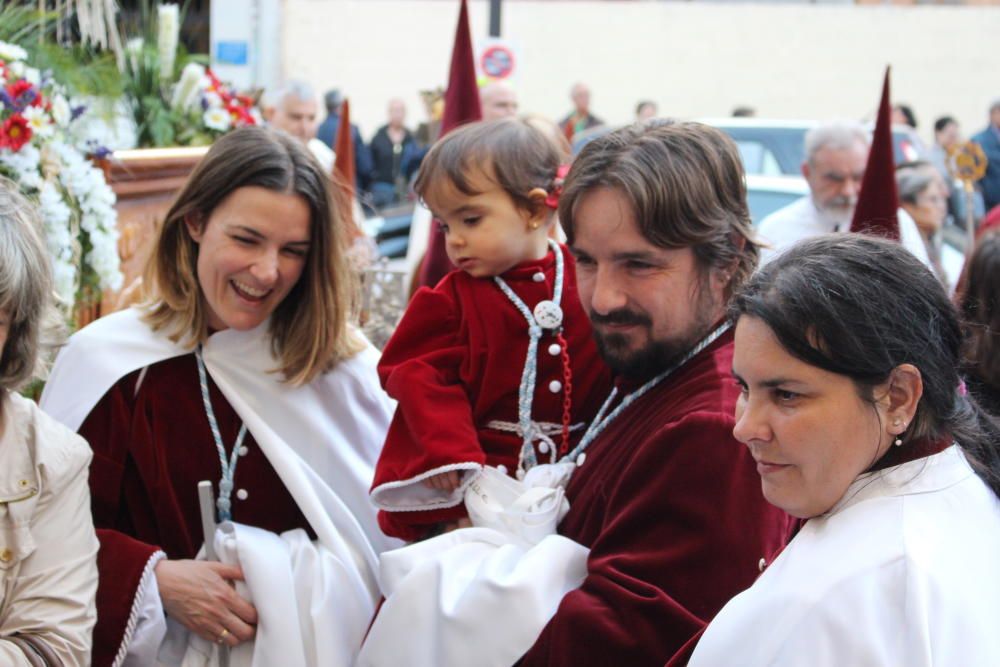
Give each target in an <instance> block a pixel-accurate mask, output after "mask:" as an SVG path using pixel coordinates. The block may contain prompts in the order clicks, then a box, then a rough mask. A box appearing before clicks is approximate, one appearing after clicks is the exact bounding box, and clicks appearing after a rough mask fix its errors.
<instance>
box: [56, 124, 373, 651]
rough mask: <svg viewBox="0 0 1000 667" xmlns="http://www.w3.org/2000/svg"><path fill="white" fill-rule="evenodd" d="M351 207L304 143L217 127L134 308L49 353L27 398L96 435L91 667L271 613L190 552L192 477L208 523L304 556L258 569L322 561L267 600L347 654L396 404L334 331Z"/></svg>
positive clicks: (347, 306)
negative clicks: (37, 398) (323, 624)
mask: <svg viewBox="0 0 1000 667" xmlns="http://www.w3.org/2000/svg"><path fill="white" fill-rule="evenodd" d="M346 215H349V212H347V211H343V210H341V209H340V208H338V206H337V205H336V203H335V201H334V199H333V197H332V195H331V192H330V178H329V176H328V174H327V173H326V172H324V171H323V170H322V169H321V168H320V166H319V164H318V163H317V162H316V160H315V159H314V158H313V157H312V156H311V155H310V154H309V152H308V151H307V150H306V148H305V147H304V146H303V145H302V144H301V142H299V141H297V140H295V139H293V138H292V137H290V136H288V135H287V134H286V133H283V132H275V131H273V130H269V129H267V128H261V127H246V128H240V129H238V130H235V131H233V132H231V133H229V134H226V135H225V136H223V137H221V138H220V139H218V140H217V141H216V142H215V143H214V144H213V145H212V147H211V149H210V150H209V151H208V153H207V154H206V155H205V157H204V158H202V160H201V162H199V163H198V166H197V167H196V168H195V170H194V172H192V174H191V177H190V178H189V179H188V181H187V184H186V185H185V186H184V188H183V189H182V190H181V192H180V193H179V194H178V196H177V199H176V201H175V202H174V203H173V205H172V206H171V208H170V210H169V211H168V212H167V215H166V218H165V220H164V222H163V224H162V226H161V229H160V234H159V238H158V240H157V243H156V246H155V248H154V249H153V253H152V256H151V259H150V262H149V265H148V267H147V274H146V280H145V283H146V285H147V289H148V290H149V291H150V297H149V300H148V301H147V302H146V303H144V304H142V305H140V306H137V307H134V308H130V309H128V310H124V311H119V312H116V313H113V314H111V315H108V316H106V317H102V318H100V319H98V320H97V321H95V322H94V323H93V324H91V325H89V326H87V327H85V328H83V329H81V330H80V331H78V332H77V333H76V334H74V335H73V337H71V338H70V341H69V344H68V345H67V346H66V347H65V348H64V349H63V350H62V351H61V352H60V354H59V357H58V359H57V360H56V364H55V367H54V369H53V372H52V375H51V377H50V379H49V381H48V383H47V384H46V386H45V392H44V393H43V395H42V401H41V405H42V407H43V408H44V409H45V410H46V411H47V412H49V413H50V414H52V415H53V416H54V417H56V418H57V419H59V420H60V421H62V422H63V423H64V424H66V425H67V426H69V427H70V428H72V429H74V430H77V431H78V432H79V433H80V434H82V435H84V436H85V437H86V438H87V439H88V440H89V442H90V443H91V447H92V449H93V451H94V462H93V465H92V466H91V470H90V488H91V494H92V501H93V512H94V517H95V523H96V524H97V526H98V527H99V528H104V529H106V530H104V531H101V542H102V547H101V555H100V558H101V560H100V569H101V576H100V587H99V589H98V624H97V629H96V630H95V642H94V661H93V663H94V665H95V667H103V666H104V665H108V664H112V663H114V664H118V663H117V662H116V661H117V660H120V659H121V657H122V656H126V660H129V659H134V660H136V662H135V663H134V664H142V665H146V664H153V662H154V657H155V655H156V654H157V652H158V649H159V646H160V642H161V639H162V638H163V635H164V633H165V630H166V629H165V626H164V614H166V617H167V618H168V619H169V620H170V622H171V623H172V624H174V625H175V626H177V628H176V629H177V630H178V631H180V632H185V631H186V634H184V635H183V636H186V637H190V638H191V641H194V640H196V639H200V640H202V641H205V642H210V643H217V644H220V645H226V646H230V647H237V646H240V645H243V644H245V643H246V642H249V641H251V640H254V641H256V640H257V639H258V637H257V634H256V624H257V620H258V612H259V610H260V608H261V607H260V605H277V604H279V599H281V598H280V596H279V595H277V594H274V595H269V596H268V598H267V599H264V600H257V601H256V604H253V603H251V602H250V601H248V600H247V599H246V598H245V597H243V596H242V595H240V594H239V593H237V591H236V589H235V588H234V584H235V582H240V581H242V580H244V579H247V585H248V586H252V585H253V582H252V581H251V580H250V579H249V578H248V575H247V571H244V570H243V569H242V568H241V567H240V566H238V565H235V564H232V563H229V564H226V563H221V562H215V561H208V560H200V559H197V555H198V553H199V550H200V548H201V546H202V544H203V542H204V541H205V540H206V539H212V538H213V537H214V536H212V535H205V534H204V531H203V524H202V513H201V509H202V508H201V507H200V504H199V493H198V484H199V482H201V481H202V480H209V481H211V482H212V488H213V491H214V495H215V497H216V499H217V500H216V510H217V511H216V512H214V514H215V515H216V516H215V518H216V519H217V520H218V521H220V522H222V521H228V520H231V521H233V522H235V523H236V525H237V526H241V527H242V528H240V529H239V530H241V531H242V530H243V528H245V529H247V530H248V531H250V533H251V534H256V535H260V536H261V537H260V539H265V538H266V539H271V540H272V541H273V540H274V539H280V540H282V542H283V544H282V549H279V550H277V551H273V553H279V554H280V553H292V552H294V553H297V554H301V556H302V560H298V561H296V562H295V563H294V564H293V563H291V562H290V561H289V560H288V559H282V558H277V557H276V558H273V559H271V562H270V563H269V565H268V572H269V576H272V577H286V576H287V577H293V576H302V577H304V578H303V579H297V580H299V581H312V579H309V578H308V577H309V576H310V575H309V574H308V572H301V571H300V570H297V569H292V568H293V567H294V568H297V567H299V566H305V567H307V568H308V567H309V564H310V563H312V564H315V565H316V566H321V567H325V566H326V565H325V564H328V563H329V564H331V566H332V567H333V571H331V572H330V576H328V577H327V578H326V579H325V580H324V581H325V582H326V583H325V584H322V585H316V586H304V587H302V588H301V589H296V590H292V589H291V588H286V589H285V590H283V591H282V593H286V594H287V595H292V596H301V597H296V599H295V603H301V604H308V605H311V608H312V611H313V613H314V614H317V615H318V616H317V617H323V616H325V617H326V618H327V621H329V622H334V621H335V622H336V624H337V628H338V632H337V633H335V634H333V635H329V636H324V637H323V638H316V637H313V638H312V640H311V641H312V642H313V643H311V644H309V645H307V646H303V645H301V644H299V645H298V646H296V647H295V649H296V650H304V651H307V655H308V654H309V653H308V652H309V651H314V650H320V649H321V648H322V649H324V650H325V651H332V652H336V653H337V654H338V655H339V656H341V657H338V659H337V661H336V662H323V661H321V662H320V664H349V663H350V662H351V660H350V656H351V655H353V652H354V651H356V649H357V647H358V646H359V645H360V643H361V638H362V637H363V635H364V631H365V629H366V628H367V626H368V623H369V622H370V620H371V615H372V614H373V613H374V609H375V602H376V599H377V591H376V589H375V584H374V581H375V571H376V568H377V554H378V553H379V552H381V551H382V550H383V549H384V548H385V546H386V541H385V539H384V538H383V537H382V535H381V533H380V532H379V530H378V527H377V525H376V516H375V511H374V508H372V507H371V505H370V503H369V502H368V484H369V483H370V481H371V476H372V470H373V466H374V462H375V458H376V456H377V455H378V450H379V448H380V447H381V444H382V441H383V439H384V437H385V432H386V429H387V428H388V424H389V419H390V417H391V406H390V402H389V400H388V398H387V397H386V396H385V395H384V394H383V393H382V391H381V389H380V388H379V386H378V377H377V375H376V372H375V363H376V360H377V359H378V353H377V351H376V350H375V349H374V348H373V347H372V346H371V345H370V344H369V343H368V342H367V341H366V340H365V339H364V338H363V337H362V336H361V335H360V334H359V333H358V332H357V331H356V330H355V328H354V327H353V326H352V325H351V324H350V322H349V318H350V310H351V307H352V304H353V303H354V299H355V298H356V297H355V295H356V288H355V287H354V285H355V277H354V273H353V271H352V270H351V268H350V267H349V265H348V262H347V259H346V257H345V251H346V247H347V238H346V236H347V234H348V227H347V223H346V221H345V216H346ZM240 534H241V533H237V535H240ZM278 535H280V536H281V537H280V538H279V537H278ZM289 535H291V537H288V536H289ZM269 536H270V537H269ZM292 539H294V544H293V543H291V542H285V540H292ZM248 549H250V547H248ZM249 553H251V554H252V553H254V551H253V550H252V549H250V551H249ZM258 553H259V552H258ZM334 572H335V573H334ZM258 583H259V580H258ZM328 587H329V588H328ZM330 588H332V589H335V590H333V591H331V590H330ZM251 590H252V588H251ZM309 595H314V596H316V597H314V598H309V597H308V596H309ZM283 602H285V603H287V602H288V600H287V599H284V600H283ZM269 608H270V609H276V607H274V606H271V607H269ZM282 608H283V609H284V608H286V607H282ZM324 609H325V611H324ZM331 616H333V618H331ZM294 620H295V617H290V619H289V622H292V621H294ZM303 630H304V632H305V633H308V628H303ZM170 636H171V637H174V636H176V633H174V632H172V633H171V635H170ZM265 639H266V638H265ZM270 639H271V640H277V641H284V642H299V641H307V638H306V635H305V634H303V635H301V636H300V635H299V634H297V633H294V632H289V633H287V636H283V637H275V636H274V635H271V637H270ZM209 645H211V644H209ZM275 648H276V647H274V646H272V647H271V650H275ZM283 648H284V649H286V650H291V649H290V648H289V646H288V645H285V646H284V647H283ZM325 655H329V653H325ZM178 662H179V661H178Z"/></svg>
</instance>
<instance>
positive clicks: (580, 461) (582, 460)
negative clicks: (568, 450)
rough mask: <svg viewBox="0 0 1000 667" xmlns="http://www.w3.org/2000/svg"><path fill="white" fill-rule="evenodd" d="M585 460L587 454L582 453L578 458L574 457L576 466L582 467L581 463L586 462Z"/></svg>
mask: <svg viewBox="0 0 1000 667" xmlns="http://www.w3.org/2000/svg"><path fill="white" fill-rule="evenodd" d="M586 460H587V453H586V452H584V453H582V454H580V455H579V456H578V457H576V464H577V465H578V466H582V465H583V462H584V461H586Z"/></svg>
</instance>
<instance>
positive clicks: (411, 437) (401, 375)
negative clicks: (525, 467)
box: [372, 279, 486, 540]
mask: <svg viewBox="0 0 1000 667" xmlns="http://www.w3.org/2000/svg"><path fill="white" fill-rule="evenodd" d="M453 286H454V281H453V280H447V279H446V280H445V281H444V282H442V283H441V284H440V285H439V286H438V287H437V288H435V289H433V290H431V289H427V288H424V289H421V290H420V291H418V292H417V294H416V295H415V296H414V297H413V300H412V301H411V302H410V305H409V306H408V307H407V309H406V314H405V315H404V316H403V320H402V321H401V322H400V324H399V327H398V328H397V329H396V332H395V334H394V335H393V337H392V339H391V340H390V341H389V343H388V344H387V345H386V348H385V350H384V351H383V352H382V358H381V360H380V362H379V366H378V371H379V377H380V379H381V381H382V386H383V387H384V388H385V390H386V392H387V393H388V394H389V395H390V396H392V397H393V398H395V399H396V400H397V401H398V402H399V404H398V407H397V408H396V414H395V415H394V416H393V419H392V423H391V425H390V426H389V432H388V434H387V436H386V441H385V446H384V447H383V449H382V453H381V455H380V456H379V460H378V463H377V464H376V466H375V480H374V483H373V484H372V488H373V489H375V488H377V487H379V486H381V485H383V484H386V483H389V482H399V481H405V480H409V479H412V478H413V477H415V476H417V475H420V474H422V473H425V472H427V471H430V470H434V469H435V468H440V467H442V466H447V465H450V464H455V463H478V464H482V463H484V462H485V461H486V455H485V454H484V453H483V450H482V447H481V446H480V443H479V437H478V435H477V433H476V427H475V423H474V420H473V415H472V406H471V404H470V402H469V396H468V393H467V390H466V388H465V387H464V386H463V384H462V381H461V377H460V374H461V365H462V363H463V361H464V360H465V358H466V355H467V350H468V345H467V343H466V342H464V338H465V333H466V332H465V330H464V328H463V323H462V318H461V309H460V307H459V299H458V297H457V295H456V294H455V293H454V291H453ZM418 483H419V482H418ZM463 514H464V508H463V507H457V508H445V509H441V510H433V511H417V512H413V511H407V512H386V511H384V510H383V511H380V512H379V525H380V526H381V527H382V530H383V531H384V532H386V533H387V534H388V535H392V536H394V537H401V538H404V539H411V540H412V539H416V538H418V537H420V536H422V535H423V533H424V532H425V531H426V529H427V527H428V526H430V525H431V524H434V523H437V522H439V521H443V520H447V519H450V518H457V517H458V516H462V515H463Z"/></svg>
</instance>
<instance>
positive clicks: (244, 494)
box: [236, 489, 250, 500]
mask: <svg viewBox="0 0 1000 667" xmlns="http://www.w3.org/2000/svg"><path fill="white" fill-rule="evenodd" d="M249 495H250V494H249V493H247V490H246V489H237V490H236V497H237V498H239V499H240V500H246V499H247V496H249Z"/></svg>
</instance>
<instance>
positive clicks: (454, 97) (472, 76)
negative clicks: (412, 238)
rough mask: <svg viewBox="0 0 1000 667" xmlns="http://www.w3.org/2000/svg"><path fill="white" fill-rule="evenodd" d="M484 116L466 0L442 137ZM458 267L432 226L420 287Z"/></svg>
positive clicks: (446, 96)
mask: <svg viewBox="0 0 1000 667" xmlns="http://www.w3.org/2000/svg"><path fill="white" fill-rule="evenodd" d="M482 117H483V114H482V110H481V109H480V107H479V87H478V86H477V85H476V61H475V58H474V57H473V55H472V33H471V32H470V30H469V8H468V6H467V4H466V0H462V5H461V8H460V9H459V12H458V26H457V27H456V28H455V46H454V48H452V51H451V70H450V71H449V73H448V89H447V90H446V91H445V94H444V117H443V118H442V119H441V136H442V137H443V136H444V135H446V134H448V132H450V131H451V130H453V129H454V128H456V127H458V126H459V125H464V124H465V123H472V122H475V121H477V120H479V119H480V118H482ZM454 268H455V267H454V266H453V265H452V263H451V261H450V260H449V259H448V254H447V252H446V251H445V247H444V235H443V234H442V233H441V231H440V230H439V229H438V228H437V225H431V230H430V238H429V240H428V242H427V254H426V255H425V256H424V261H423V264H421V266H420V274H419V279H418V281H417V285H418V286H424V285H426V286H428V287H433V286H434V285H437V283H438V281H440V280H441V279H442V278H444V277H445V276H446V275H447V274H448V272H450V271H451V270H452V269H454Z"/></svg>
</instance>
